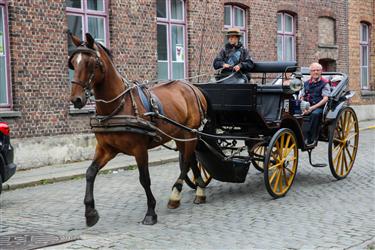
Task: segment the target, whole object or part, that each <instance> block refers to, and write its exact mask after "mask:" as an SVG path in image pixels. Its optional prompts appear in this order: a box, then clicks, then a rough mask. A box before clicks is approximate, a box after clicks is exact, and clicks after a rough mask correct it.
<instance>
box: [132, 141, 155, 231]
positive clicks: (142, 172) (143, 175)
mask: <svg viewBox="0 0 375 250" xmlns="http://www.w3.org/2000/svg"><path fill="white" fill-rule="evenodd" d="M135 160H136V161H137V165H138V171H139V181H140V182H141V185H142V187H143V188H144V189H145V191H146V196H147V213H146V215H145V218H144V219H143V221H142V223H143V224H144V225H154V224H156V222H157V220H158V216H157V215H156V213H155V206H156V200H155V197H154V195H153V194H152V192H151V179H150V173H149V170H148V153H147V149H146V148H145V149H144V150H141V151H140V152H138V153H137V154H136V155H135Z"/></svg>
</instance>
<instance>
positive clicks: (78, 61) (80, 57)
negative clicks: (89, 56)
mask: <svg viewBox="0 0 375 250" xmlns="http://www.w3.org/2000/svg"><path fill="white" fill-rule="evenodd" d="M81 61H82V55H81V54H78V56H77V65H79V63H80V62H81Z"/></svg>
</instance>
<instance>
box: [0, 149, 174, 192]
mask: <svg viewBox="0 0 375 250" xmlns="http://www.w3.org/2000/svg"><path fill="white" fill-rule="evenodd" d="M177 161H178V152H176V151H172V150H168V149H165V148H163V147H160V148H157V149H154V150H150V151H149V166H150V167H151V166H157V165H162V164H165V163H169V162H176V165H177V164H178V163H177ZM90 164H91V160H90V161H82V162H75V163H68V164H59V165H52V166H45V167H41V168H34V169H30V170H22V171H17V172H16V173H15V174H14V176H13V177H11V178H10V179H9V180H8V181H7V182H6V183H4V184H3V191H6V190H13V189H17V188H24V187H30V186H36V185H43V184H48V183H53V182H58V181H66V180H71V179H75V178H81V177H84V176H85V175H86V170H87V168H88V167H89V166H90ZM136 167H137V164H136V162H135V158H134V157H133V156H127V155H124V154H119V155H118V156H117V157H115V158H114V159H112V160H111V161H110V162H109V163H108V164H107V165H106V166H105V167H104V168H103V170H101V171H100V172H99V173H100V174H107V173H111V172H113V171H117V170H130V169H135V168H136Z"/></svg>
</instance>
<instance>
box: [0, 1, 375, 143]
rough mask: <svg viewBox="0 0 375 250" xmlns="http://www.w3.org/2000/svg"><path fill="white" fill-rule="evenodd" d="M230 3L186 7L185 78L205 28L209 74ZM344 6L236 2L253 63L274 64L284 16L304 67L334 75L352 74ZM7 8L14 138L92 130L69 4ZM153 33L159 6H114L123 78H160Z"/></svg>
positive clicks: (112, 30) (193, 69)
mask: <svg viewBox="0 0 375 250" xmlns="http://www.w3.org/2000/svg"><path fill="white" fill-rule="evenodd" d="M369 1H370V2H371V1H372V0H369ZM51 2H53V3H51ZM227 2H228V3H229V2H230V3H233V1H223V0H210V1H209V3H208V4H207V3H206V1H200V0H186V1H185V3H186V14H187V22H186V28H187V29H186V33H187V36H186V37H187V48H188V49H187V65H188V76H193V75H195V74H197V73H198V67H199V61H200V49H201V39H202V37H201V35H202V31H203V30H204V37H203V47H202V49H203V53H202V60H201V64H202V65H201V70H200V72H201V73H202V72H210V71H211V63H212V60H213V58H214V57H215V55H216V53H217V52H218V51H219V49H220V48H221V47H222V45H223V33H222V30H223V26H224V14H223V13H224V4H226V3H227ZM346 2H347V1H345V0H333V1H331V0H323V1H319V4H317V1H313V0H305V1H298V0H280V1H269V0H238V1H235V4H236V5H238V6H240V7H242V8H244V9H246V20H247V29H248V30H247V34H248V41H249V42H248V44H247V45H248V48H249V49H250V51H251V54H252V57H253V59H254V60H259V61H261V60H277V49H276V36H277V12H278V11H285V12H288V13H290V14H292V15H293V16H294V19H295V20H296V31H297V32H296V59H297V61H298V63H299V65H301V66H308V65H309V64H310V63H311V62H313V61H318V60H319V59H325V58H331V57H334V58H332V59H334V60H336V62H337V70H338V71H343V72H348V70H349V63H348V62H349V48H348V45H347V44H348V28H347V23H348V19H347V17H348V6H347V4H346ZM8 6H9V7H8V10H9V33H10V37H9V38H10V52H11V53H10V54H11V55H10V57H11V78H12V83H11V84H12V95H13V103H14V106H13V110H15V111H20V113H21V116H20V117H16V118H6V120H7V121H9V122H10V123H11V127H12V132H13V136H15V137H34V136H44V135H57V134H72V133H78V132H89V126H88V117H89V116H90V115H91V114H90V115H89V114H79V115H72V114H70V112H69V111H70V103H69V101H68V99H69V94H70V85H69V80H68V68H67V56H68V50H67V36H66V34H65V33H64V31H65V30H66V29H67V20H66V12H65V8H66V4H65V0H54V1H42V0H33V1H29V0H8ZM319 17H329V18H332V19H333V20H334V21H335V29H336V31H335V46H324V45H319V35H318V28H319V27H318V26H319V25H318V23H319V19H318V18H319ZM204 24H205V25H204ZM156 31H157V18H156V1H146V0H137V1H122V0H110V2H109V34H110V37H109V43H110V46H109V47H110V49H111V50H112V52H113V55H114V61H115V64H116V65H117V67H118V69H119V71H120V72H121V73H122V74H126V75H127V76H128V77H129V78H130V79H141V80H143V79H155V78H156V72H157V40H156V34H157V33H156ZM374 40H375V39H374ZM374 40H373V41H374ZM374 47H375V46H374ZM373 51H374V50H373ZM373 61H375V60H373ZM1 112H3V111H0V115H1Z"/></svg>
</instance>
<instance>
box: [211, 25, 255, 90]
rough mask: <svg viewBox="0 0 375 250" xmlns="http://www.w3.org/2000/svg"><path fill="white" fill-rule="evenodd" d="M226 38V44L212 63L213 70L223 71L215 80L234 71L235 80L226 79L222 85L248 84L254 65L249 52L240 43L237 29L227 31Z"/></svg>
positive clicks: (239, 33) (239, 34)
mask: <svg viewBox="0 0 375 250" xmlns="http://www.w3.org/2000/svg"><path fill="white" fill-rule="evenodd" d="M226 36H227V38H228V43H227V44H225V47H224V48H222V49H221V51H220V53H219V55H218V56H217V57H216V58H215V60H214V62H213V67H214V69H216V70H218V69H223V70H222V71H221V74H220V75H219V76H218V77H217V80H219V79H223V78H225V77H228V76H229V75H230V74H232V73H233V71H235V72H236V74H235V78H234V79H231V78H230V79H227V81H223V83H245V82H248V80H249V79H250V74H249V72H250V70H251V69H252V68H253V67H254V63H253V61H252V60H251V57H250V54H249V51H248V50H247V49H246V48H244V47H243V45H242V43H241V42H240V37H241V36H242V34H241V32H240V30H239V29H238V28H231V29H229V30H228V31H227V33H226ZM241 73H242V74H241ZM243 74H245V75H246V76H244V75H243ZM246 78H247V79H246Z"/></svg>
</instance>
